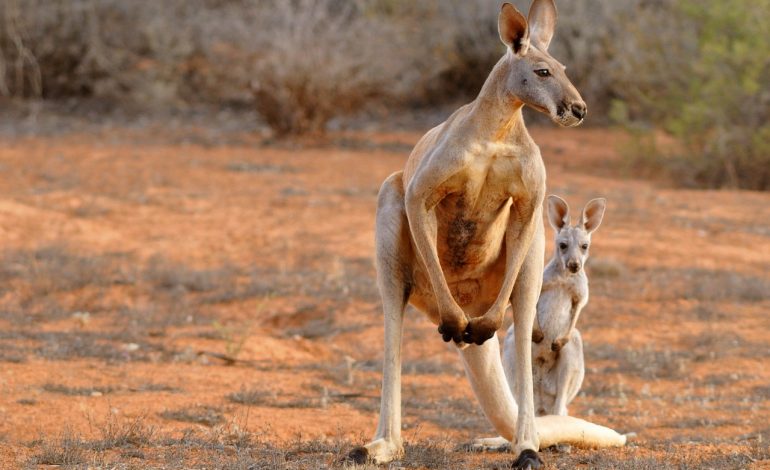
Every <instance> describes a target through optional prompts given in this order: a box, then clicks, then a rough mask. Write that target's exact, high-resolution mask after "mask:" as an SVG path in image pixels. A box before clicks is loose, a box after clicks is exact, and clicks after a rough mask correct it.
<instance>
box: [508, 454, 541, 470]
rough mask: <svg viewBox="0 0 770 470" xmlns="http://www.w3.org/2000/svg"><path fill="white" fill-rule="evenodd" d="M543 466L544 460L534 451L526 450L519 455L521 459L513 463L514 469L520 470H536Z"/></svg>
mask: <svg viewBox="0 0 770 470" xmlns="http://www.w3.org/2000/svg"><path fill="white" fill-rule="evenodd" d="M542 466H543V459H541V458H540V456H539V455H538V454H537V452H535V451H534V450H532V449H524V450H522V451H521V454H519V458H517V459H516V461H515V462H513V468H516V469H520V470H527V469H531V470H536V469H538V468H540V467H542Z"/></svg>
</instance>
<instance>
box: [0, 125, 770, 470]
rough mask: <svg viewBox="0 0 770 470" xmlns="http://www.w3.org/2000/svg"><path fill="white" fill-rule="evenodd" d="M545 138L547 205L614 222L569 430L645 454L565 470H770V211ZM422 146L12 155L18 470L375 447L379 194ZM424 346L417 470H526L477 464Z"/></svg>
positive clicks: (129, 147) (5, 421)
mask: <svg viewBox="0 0 770 470" xmlns="http://www.w3.org/2000/svg"><path fill="white" fill-rule="evenodd" d="M533 135H534V137H535V139H536V141H538V142H539V143H540V145H541V148H542V150H543V155H544V157H545V161H546V165H547V167H548V186H549V192H550V193H557V194H560V195H562V196H563V197H565V198H566V199H567V200H568V201H569V202H570V204H571V205H572V206H573V207H577V206H580V205H582V204H583V203H584V202H585V201H586V200H588V199H589V198H591V197H595V196H599V195H601V196H606V197H607V198H608V199H609V209H608V212H607V216H606V218H605V222H604V224H603V226H602V228H601V229H600V231H599V232H598V233H597V235H596V236H595V238H594V240H595V241H594V248H593V250H592V258H591V261H590V265H589V267H588V270H589V276H590V279H591V283H592V292H591V294H592V297H591V302H590V303H589V305H588V307H587V309H586V311H585V313H584V315H583V316H582V318H581V321H580V325H579V327H580V329H581V330H582V332H583V337H584V340H585V343H586V354H587V357H586V362H587V373H586V380H585V383H584V386H583V389H582V391H581V393H580V395H579V396H578V398H577V399H576V400H575V402H574V403H573V405H572V407H571V412H572V413H573V414H574V415H576V416H579V417H584V418H588V419H591V420H594V421H596V422H598V423H601V424H605V425H608V426H611V427H613V428H615V429H618V430H620V431H623V432H627V431H634V432H636V433H638V438H637V439H636V440H635V441H634V442H633V443H632V444H631V445H629V446H628V447H626V448H622V449H612V450H581V449H572V451H571V452H555V451H547V452H545V453H544V457H545V459H546V461H547V463H548V468H576V467H577V468H656V469H657V468H720V469H721V468H760V467H762V466H768V465H770V460H768V459H769V458H770V451H768V439H770V424H768V423H769V422H770V408H769V407H770V369H768V367H767V365H768V360H769V359H770V317H769V316H768V310H769V309H770V274H768V266H769V265H770V249H768V246H770V210H769V209H768V205H770V194H760V193H751V192H737V191H682V190H672V189H664V188H660V187H657V186H656V185H655V184H654V183H650V182H645V181H640V180H635V179H633V178H618V177H617V174H619V171H618V168H620V167H621V166H622V165H621V164H620V163H619V157H618V152H617V143H618V141H619V140H620V138H619V136H617V135H616V134H613V133H610V132H607V131H601V130H590V129H589V130H559V129H554V128H537V129H534V130H533ZM418 137H419V135H417V134H397V133H393V134H383V133H380V134H377V135H371V134H364V133H358V134H351V135H339V136H335V138H334V139H333V142H332V143H329V144H325V145H311V146H304V147H300V146H289V145H261V144H260V143H259V142H257V141H256V140H254V139H250V138H248V137H241V138H238V139H213V140H212V139H196V138H191V137H186V136H181V137H180V136H176V135H169V134H168V133H166V132H165V131H157V130H156V131H152V130H124V131H120V130H112V131H109V132H100V133H96V134H91V133H88V134H87V133H76V132H74V133H72V132H71V133H66V134H64V135H58V136H49V137H34V138H21V137H18V138H5V139H4V142H3V145H2V147H1V148H0V195H1V198H0V236H1V237H2V247H1V249H2V252H1V253H0V261H2V262H1V263H0V278H1V279H2V283H0V324H1V325H2V328H0V371H1V372H0V392H1V394H0V442H2V445H0V467H2V468H17V467H18V468H37V467H38V466H40V467H42V468H45V466H49V465H63V466H72V467H75V468H81V467H82V468H85V467H94V468H118V469H122V468H168V469H172V468H232V469H236V468H243V469H246V468H250V469H263V468H264V469H267V468H275V469H279V468H307V469H317V468H333V467H335V466H336V464H335V462H336V461H337V459H338V458H339V457H340V456H341V455H343V454H344V452H345V451H346V450H348V449H349V448H350V447H351V446H353V445H355V444H360V443H363V442H364V441H365V440H367V439H368V438H369V437H370V436H371V434H372V433H373V431H374V428H375V423H376V418H377V409H378V395H379V377H380V374H379V368H380V360H381V344H382V340H381V333H382V326H381V319H380V309H379V305H378V296H377V291H376V288H375V280H374V269H373V265H372V253H373V233H372V227H373V220H374V207H375V200H376V193H377V189H378V187H379V184H380V182H381V181H382V180H383V179H384V178H385V177H386V176H387V175H388V174H389V173H391V172H393V171H395V170H397V169H399V168H401V167H402V165H403V163H404V161H405V158H406V156H407V154H408V151H409V148H410V146H411V145H412V144H413V143H414V142H415V141H416V139H417V138H418ZM548 236H549V239H550V236H551V234H550V230H549V235H548ZM549 251H550V246H549ZM405 335H406V338H405V346H406V351H405V364H404V371H405V376H404V394H403V395H404V401H405V406H404V427H405V429H404V434H405V437H406V439H407V441H408V443H409V445H408V447H407V457H406V459H405V460H404V461H402V462H401V463H400V464H399V465H400V467H405V468H432V469H445V468H450V469H460V468H468V469H473V468H501V467H505V466H506V465H507V464H508V463H510V462H511V461H512V459H513V457H512V456H510V455H505V454H482V455H474V454H468V453H465V452H463V451H461V450H457V449H456V447H457V446H458V445H459V444H461V443H463V442H465V441H467V440H468V439H470V438H472V437H474V436H479V435H489V434H490V433H491V430H490V427H489V425H488V424H487V423H486V422H485V420H484V418H483V416H481V414H480V411H479V408H478V406H477V405H476V404H475V402H474V399H473V398H472V394H471V391H470V388H469V386H468V384H467V382H466V380H465V379H464V377H463V373H462V369H461V367H460V366H459V364H458V360H457V357H456V354H455V353H454V352H453V351H452V350H451V348H450V347H448V346H446V345H445V344H444V343H443V342H442V341H441V340H440V338H439V335H438V334H437V333H436V332H435V327H434V326H433V325H431V324H429V323H428V322H427V321H425V320H424V319H422V318H421V317H420V316H419V315H417V314H415V312H413V311H412V312H410V314H409V315H408V320H407V329H406V333H405ZM400 467H399V468H400Z"/></svg>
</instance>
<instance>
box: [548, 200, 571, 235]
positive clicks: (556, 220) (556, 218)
mask: <svg viewBox="0 0 770 470" xmlns="http://www.w3.org/2000/svg"><path fill="white" fill-rule="evenodd" d="M548 222H549V223H550V224H551V227H553V229H554V230H556V231H557V232H558V231H559V230H561V229H562V227H564V226H565V225H568V224H569V205H568V204H567V201H565V200H564V199H562V198H560V197H559V196H556V195H553V194H552V195H550V196H548Z"/></svg>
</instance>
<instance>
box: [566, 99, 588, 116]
mask: <svg viewBox="0 0 770 470" xmlns="http://www.w3.org/2000/svg"><path fill="white" fill-rule="evenodd" d="M570 110H571V111H572V114H573V116H575V117H576V118H578V119H583V118H584V117H586V113H587V112H588V109H587V108H586V105H585V103H574V104H573V105H572V106H570Z"/></svg>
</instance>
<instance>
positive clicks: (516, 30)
mask: <svg viewBox="0 0 770 470" xmlns="http://www.w3.org/2000/svg"><path fill="white" fill-rule="evenodd" d="M556 16H557V15H556V5H555V4H554V2H553V0H534V1H533V2H532V6H531V7H530V8H529V18H524V15H522V14H521V13H520V12H519V11H518V10H517V9H516V7H514V6H513V5H511V4H510V3H504V4H503V7H502V10H501V11H500V16H499V17H498V30H499V32H500V39H501V40H502V41H503V43H504V44H505V45H506V46H508V49H507V51H506V56H505V59H504V60H505V61H506V62H508V67H507V70H508V73H507V76H506V77H505V81H506V82H505V84H504V90H505V93H506V94H507V95H508V97H511V98H517V99H518V100H520V101H522V102H523V103H524V104H526V105H529V106H531V107H532V108H534V109H536V110H538V111H540V112H541V113H544V114H547V115H548V116H550V118H551V120H552V121H554V122H555V123H557V124H559V125H562V126H565V127H573V126H577V125H579V124H580V123H581V122H583V118H585V115H586V112H587V107H586V104H585V102H584V101H583V98H581V96H580V93H578V91H577V90H576V89H575V86H574V85H572V82H570V80H569V78H567V75H566V73H565V69H566V67H564V65H562V64H561V63H559V61H558V60H556V59H554V58H553V57H551V55H550V54H548V45H549V44H550V43H551V38H553V32H554V29H555V27H556Z"/></svg>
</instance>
